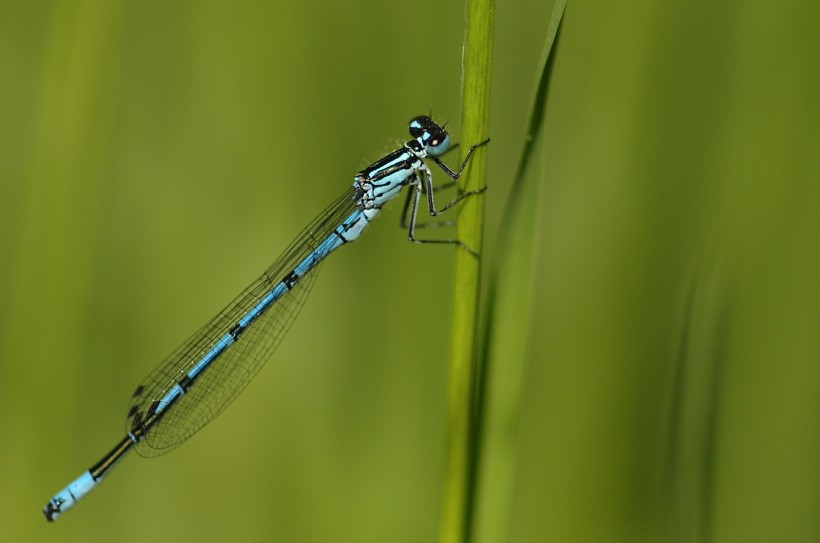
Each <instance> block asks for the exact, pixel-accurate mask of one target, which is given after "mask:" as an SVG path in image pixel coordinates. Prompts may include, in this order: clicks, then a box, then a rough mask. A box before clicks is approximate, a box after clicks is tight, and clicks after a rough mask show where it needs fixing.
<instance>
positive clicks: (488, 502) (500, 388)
mask: <svg viewBox="0 0 820 543" xmlns="http://www.w3.org/2000/svg"><path fill="white" fill-rule="evenodd" d="M565 7H566V0H558V2H557V3H556V5H555V7H554V9H553V13H552V18H551V21H550V25H549V30H548V32H547V39H546V43H545V46H544V50H543V53H542V58H541V62H540V65H539V66H540V68H539V69H540V73H539V74H538V76H537V83H536V86H535V91H534V95H533V100H532V105H531V108H530V115H529V121H528V126H527V133H526V136H525V139H524V146H523V149H522V153H521V158H520V161H519V165H518V169H517V172H516V174H515V179H514V183H513V188H512V192H511V194H510V199H509V200H508V202H507V206H506V210H505V213H504V218H503V221H502V225H503V226H502V230H501V232H500V235H499V249H498V254H497V259H496V260H495V262H494V266H493V269H492V272H491V277H490V285H489V289H490V291H489V296H488V300H487V302H488V303H487V332H486V333H485V334H484V340H485V345H484V348H483V350H482V353H483V359H482V363H481V366H480V367H481V371H482V376H481V378H480V379H479V383H480V384H481V386H480V387H479V389H480V391H481V396H480V400H479V402H478V411H479V414H478V420H479V423H480V424H481V428H480V440H479V442H478V443H479V447H480V457H479V460H480V463H479V464H478V465H477V466H476V468H477V475H476V478H477V481H478V483H477V486H476V488H477V493H476V505H475V511H476V515H475V519H474V531H475V535H476V537H475V540H476V541H481V542H487V543H495V542H502V541H507V540H508V533H507V532H508V526H509V517H510V512H511V497H512V490H513V481H514V479H515V466H516V453H517V432H516V429H517V426H518V418H519V407H520V406H519V399H520V391H521V387H522V383H523V380H524V373H525V370H526V362H527V345H528V336H529V333H530V323H529V320H530V315H531V313H532V307H531V304H532V300H533V299H534V298H535V297H534V295H533V288H534V272H535V259H536V253H537V247H538V244H537V240H538V231H539V228H538V217H539V213H538V202H539V192H540V186H541V184H542V183H544V182H545V179H544V178H545V174H544V171H543V170H542V169H540V168H537V167H536V165H537V163H538V162H539V161H537V160H535V159H536V158H537V157H539V156H541V155H542V153H541V150H540V146H539V145H538V143H540V142H541V141H543V137H542V127H543V122H544V113H545V109H546V103H547V95H548V90H549V81H550V75H551V73H552V66H553V62H554V58H555V51H556V46H557V43H558V38H559V35H560V34H559V31H560V28H561V21H562V19H563V14H564V10H565Z"/></svg>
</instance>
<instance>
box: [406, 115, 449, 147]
mask: <svg viewBox="0 0 820 543" xmlns="http://www.w3.org/2000/svg"><path fill="white" fill-rule="evenodd" d="M410 135H411V136H413V137H414V138H415V139H416V140H418V142H419V143H421V144H422V145H423V146H424V147H425V148H426V149H427V154H429V155H431V156H439V155H442V154H444V153H445V152H446V151H447V149H448V148H449V147H450V136H449V135H448V134H447V131H446V130H445V129H444V128H443V127H441V126H439V125H438V124H436V123H435V121H433V119H431V118H430V117H428V116H426V115H420V116H418V117H416V118H415V119H413V120H412V121H410Z"/></svg>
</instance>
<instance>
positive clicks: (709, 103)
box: [0, 0, 820, 542]
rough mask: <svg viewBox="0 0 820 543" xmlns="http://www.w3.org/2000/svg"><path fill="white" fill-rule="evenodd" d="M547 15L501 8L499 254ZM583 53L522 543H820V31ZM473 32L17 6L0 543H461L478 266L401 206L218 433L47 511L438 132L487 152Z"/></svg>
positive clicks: (758, 9)
mask: <svg viewBox="0 0 820 543" xmlns="http://www.w3.org/2000/svg"><path fill="white" fill-rule="evenodd" d="M551 7H552V6H551V3H550V2H546V3H544V2H527V1H518V2H499V5H498V11H497V19H496V30H497V34H496V39H495V57H494V58H495V64H494V82H493V105H492V112H491V134H490V135H491V136H492V138H493V143H492V144H491V147H490V155H489V157H490V158H489V160H490V174H489V180H490V181H489V183H490V191H489V192H488V193H487V204H488V225H487V243H488V250H487V257H488V258H490V259H492V257H493V254H494V251H493V240H494V239H495V234H496V232H497V230H498V225H499V221H500V216H501V211H502V208H503V204H504V201H505V198H506V194H507V189H508V188H509V184H510V182H511V180H512V179H511V178H512V175H513V173H514V169H515V164H516V159H517V153H518V151H519V149H520V145H521V142H522V138H523V127H524V124H525V116H526V113H527V106H528V100H529V98H530V94H531V86H532V82H533V78H534V75H535V69H536V63H537V60H538V57H539V53H540V49H541V46H542V41H543V37H544V35H545V33H546V29H547V25H548V22H549V16H550V12H551ZM564 23H565V25H564V28H563V31H562V38H561V40H562V42H561V46H560V49H559V53H558V59H557V63H556V66H555V71H554V73H553V77H552V89H551V95H550V102H549V107H548V112H547V125H546V130H547V136H546V139H547V141H546V142H545V144H546V147H545V149H546V156H545V159H546V160H545V164H546V166H545V170H544V171H545V176H546V184H545V186H544V189H543V190H542V196H543V202H542V203H543V206H542V208H543V215H542V216H543V219H542V222H541V231H540V232H539V239H540V247H541V249H540V256H539V265H538V271H537V273H538V278H539V282H538V285H539V286H538V289H537V291H536V293H535V295H536V297H537V303H536V310H535V315H534V316H533V318H534V323H535V326H534V328H535V329H534V332H535V333H534V337H533V340H532V344H531V346H530V347H531V352H532V362H531V365H530V367H529V369H528V377H527V380H526V388H525V390H524V391H523V395H522V398H521V402H522V403H521V405H522V419H521V422H520V446H519V461H518V483H517V485H516V487H515V491H514V496H513V500H514V501H513V504H512V517H511V522H510V534H509V540H510V541H516V542H531V541H559V542H586V541H601V542H605V541H606V542H608V541H633V542H634V541H720V542H727V541H729V542H734V541H738V542H740V541H744V542H748V541H790V542H792V541H794V542H802V541H818V540H820V513H818V505H820V460H818V459H820V424H819V423H820V394H818V386H819V385H820V239H819V238H820V115H818V112H820V107H818V102H820V100H819V99H818V97H820V32H818V29H820V4H818V3H817V2H816V1H815V0H803V1H786V2H781V3H773V2H763V1H760V0H753V1H746V2H740V1H735V2H717V3H713V2H706V1H690V2H685V1H681V0H673V1H669V2H654V3H646V2H629V1H627V2H604V1H593V2H570V4H569V6H568V9H567V15H566V19H565V21H564ZM463 30H464V7H463V5H462V4H461V3H459V2H430V1H427V0H420V1H418V2H414V3H412V4H406V3H398V2H364V1H363V2H355V3H333V2H330V3H325V4H320V3H315V2H313V3H303V4H302V5H301V6H296V5H295V4H294V3H287V2H262V1H257V2H242V3H228V2H156V1H142V2H118V1H90V0H89V1H77V2H42V1H30V2H3V3H2V5H1V6H0V78H1V79H2V83H0V482H1V483H2V484H0V488H2V492H0V540H2V541H58V540H59V541H86V542H92V541H144V540H145V538H146V537H150V538H152V539H159V538H162V539H166V538H167V539H168V540H171V541H224V540H227V539H229V538H231V539H232V540H235V541H300V542H301V541H304V542H307V541H312V542H313V541H315V542H318V541H357V542H364V541H374V542H375V541H399V542H418V541H434V540H435V539H436V536H437V530H438V526H437V525H438V517H439V499H440V480H441V476H442V459H443V443H444V431H445V426H444V422H443V413H444V406H445V399H444V391H445V378H446V366H445V363H446V362H445V361H446V355H447V348H448V339H447V336H446V334H447V330H448V324H449V321H448V311H449V307H448V304H449V289H450V282H451V271H452V267H451V266H452V251H451V250H450V249H446V248H440V247H432V248H431V247H418V246H414V245H412V244H410V243H406V242H405V241H404V240H405V234H404V233H403V232H402V231H400V230H399V229H398V228H397V227H396V226H395V225H396V224H397V223H398V211H399V209H398V208H399V206H394V207H393V208H392V209H389V210H388V211H386V212H385V213H383V216H382V217H381V218H380V219H379V220H378V221H377V224H376V225H374V227H373V228H372V229H371V230H370V231H369V232H368V233H367V234H366V235H365V236H363V238H362V240H361V241H360V242H359V243H357V244H355V245H353V246H352V247H349V248H345V249H343V250H341V251H339V253H338V254H335V255H334V256H333V258H332V259H330V261H328V262H327V263H326V265H325V266H324V268H323V269H324V271H323V272H322V277H321V278H320V280H319V281H318V282H317V285H316V286H315V288H314V293H313V295H312V297H311V300H310V301H308V303H307V304H306V307H305V309H304V311H303V313H302V316H301V317H300V319H299V321H298V322H297V323H296V324H295V325H294V327H293V329H292V331H291V332H290V334H289V336H288V338H287V339H286V340H285V341H284V343H283V345H282V346H281V347H280V348H279V350H278V352H277V354H276V356H275V357H274V358H273V359H272V361H271V362H270V363H269V364H268V365H267V367H266V368H265V369H264V370H263V371H262V372H261V373H260V375H259V376H258V377H257V379H256V380H255V382H254V383H253V384H252V385H251V386H250V387H249V388H248V389H247V390H246V391H245V393H244V394H243V395H242V396H241V397H240V398H239V399H238V400H237V401H236V402H235V404H234V405H232V406H231V408H230V409H228V410H227V411H226V412H225V413H224V414H223V415H222V416H221V417H220V418H219V419H217V420H216V421H215V422H213V423H212V424H211V425H210V426H209V427H207V428H206V429H205V430H203V431H202V432H201V433H200V434H198V435H196V436H195V437H194V438H192V439H191V440H190V442H189V443H186V444H185V445H184V446H183V447H181V448H179V449H178V450H176V451H175V452H174V453H173V454H170V455H166V456H162V457H160V458H158V459H154V460H143V459H141V458H139V457H138V456H136V455H133V456H132V457H129V458H127V459H126V460H125V461H124V462H123V464H122V465H121V466H120V467H119V468H117V469H116V470H115V471H114V472H113V473H112V474H111V476H110V477H109V479H108V480H107V481H106V483H105V484H103V485H102V486H101V487H100V488H99V489H97V490H95V491H94V492H93V493H92V494H91V495H90V496H89V497H88V498H86V500H85V501H84V502H82V503H81V504H80V505H78V507H77V508H76V510H73V511H71V512H70V513H69V514H67V515H66V516H65V517H63V518H61V519H60V520H59V521H58V522H57V524H56V525H47V524H46V522H45V521H44V520H43V517H42V515H41V513H40V509H41V507H42V506H43V504H44V503H45V502H46V500H47V499H48V498H49V497H50V496H51V495H52V494H53V493H54V492H56V491H57V490H59V489H60V488H62V487H63V486H64V485H65V484H67V483H68V482H69V481H70V480H72V479H73V478H74V477H76V476H77V475H79V474H80V473H81V472H82V471H83V470H84V469H87V468H88V467H89V466H90V465H91V464H92V463H94V462H96V461H97V459H98V458H99V457H100V456H101V455H102V454H103V453H105V452H106V451H107V450H108V449H109V448H110V447H111V446H113V445H114V443H115V442H116V440H118V439H119V438H120V437H121V435H122V433H123V421H124V419H125V410H126V407H127V402H128V399H129V395H130V394H131V392H132V391H133V388H134V386H135V385H136V384H137V383H138V382H139V381H140V379H141V378H142V377H143V376H144V375H145V374H146V373H147V372H148V371H149V370H150V369H152V368H153V367H154V365H155V364H156V363H158V362H159V361H160V360H162V358H163V357H164V356H165V355H166V354H167V353H168V352H170V351H171V350H172V349H173V348H174V347H176V345H177V344H178V343H179V342H181V341H182V340H184V339H185V338H186V337H187V336H188V334H190V333H191V332H192V331H193V330H195V329H196V328H197V327H198V326H199V325H200V324H201V323H202V322H204V321H205V320H207V319H208V318H210V317H211V316H212V315H213V314H215V312H216V311H217V310H219V309H220V308H221V307H222V306H223V305H224V304H225V303H227V302H228V301H229V300H230V299H231V298H232V297H233V296H234V295H235V294H236V293H238V292H239V291H240V290H241V289H242V288H243V287H244V286H245V285H246V284H247V283H249V282H250V281H251V280H252V279H253V278H255V277H256V276H257V275H258V274H259V273H260V272H261V271H262V270H263V269H264V268H265V267H266V266H267V265H268V264H269V263H270V262H272V261H273V259H274V258H275V257H276V256H277V255H278V252H279V251H280V250H282V249H283V248H284V247H285V246H286V245H287V243H288V242H289V241H290V240H291V239H292V237H293V236H295V235H296V234H297V233H298V231H299V230H300V229H301V227H302V226H303V225H305V224H306V223H307V222H308V221H309V220H310V219H311V218H313V217H314V216H315V214H316V213H318V212H319V211H320V210H321V209H323V207H324V206H325V205H326V204H327V203H329V202H330V201H332V200H333V199H334V198H335V197H336V196H337V194H339V193H340V192H341V191H342V190H343V189H344V188H345V187H346V186H347V184H348V183H350V182H351V181H352V175H353V174H354V173H355V172H356V171H357V170H358V169H359V168H361V167H363V166H365V165H366V164H368V163H369V162H370V161H372V160H374V159H376V158H378V157H379V156H380V155H381V154H383V153H384V152H385V151H387V150H389V149H391V148H393V147H395V146H396V145H397V144H399V143H400V142H402V141H404V140H405V139H406V137H407V136H406V123H407V121H408V120H409V119H410V118H411V117H413V116H415V115H417V114H419V113H426V112H427V111H428V110H429V109H430V108H432V110H433V112H434V114H436V115H437V116H438V118H439V119H442V120H443V119H452V120H453V124H452V125H451V126H453V129H454V137H455V139H456V140H457V139H458V128H457V125H458V119H459V118H460V105H459V98H460V62H461V53H462V51H461V39H462V35H463ZM509 280H515V278H510V279H509ZM522 319H523V316H522Z"/></svg>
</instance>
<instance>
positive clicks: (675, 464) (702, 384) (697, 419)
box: [663, 258, 731, 543]
mask: <svg viewBox="0 0 820 543" xmlns="http://www.w3.org/2000/svg"><path fill="white" fill-rule="evenodd" d="M724 281H725V279H724V278H723V274H722V268H721V266H720V265H719V264H718V263H717V262H716V261H715V259H714V258H712V259H711V260H709V261H707V262H706V264H705V265H703V266H702V269H701V270H699V272H698V273H697V274H695V277H694V278H693V279H692V284H691V286H690V288H689V292H688V296H687V301H686V305H685V308H684V310H683V312H682V313H683V318H682V322H681V326H680V333H679V336H680V339H679V345H678V349H677V351H678V352H677V357H676V363H675V372H674V376H673V379H672V386H671V387H670V388H671V395H670V396H671V402H670V405H669V411H668V418H667V420H668V422H667V425H666V427H667V429H668V430H667V439H666V451H665V455H664V463H663V482H664V489H663V496H664V503H663V505H664V510H663V519H664V538H665V541H670V542H679V543H688V542H690V541H698V542H708V541H711V540H712V539H713V528H712V515H713V504H714V487H715V483H714V458H715V448H716V441H717V420H718V418H719V414H720V413H719V404H720V397H721V393H722V392H723V390H722V389H723V374H724V369H725V367H726V348H727V342H728V328H729V324H730V320H729V318H730V314H731V304H730V303H729V301H730V296H729V295H728V293H727V291H726V288H725V286H724Z"/></svg>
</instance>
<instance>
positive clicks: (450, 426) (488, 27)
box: [439, 0, 495, 543]
mask: <svg viewBox="0 0 820 543" xmlns="http://www.w3.org/2000/svg"><path fill="white" fill-rule="evenodd" d="M494 17H495V0H468V2H467V29H466V35H465V38H464V59H463V62H464V81H463V97H462V120H461V141H462V146H461V153H462V160H463V158H464V155H465V154H466V152H467V150H468V149H469V147H470V145H472V144H474V143H478V142H480V141H483V140H484V139H486V138H487V135H488V134H489V108H490V82H491V70H490V68H491V61H492V52H493V25H494ZM486 151H487V148H486V147H485V148H482V149H479V150H477V151H476V153H475V154H474V155H473V158H472V159H471V161H470V167H469V168H468V170H467V173H466V174H465V175H464V176H462V178H461V182H460V184H459V189H460V190H462V191H465V190H473V189H477V188H480V187H482V186H484V185H485V179H486V167H487V159H486ZM457 223H458V228H457V231H456V236H457V237H458V239H460V240H461V241H462V242H464V243H465V244H467V245H468V246H469V247H471V248H472V249H473V250H475V251H476V252H480V251H481V247H482V237H483V223H484V196H483V195H479V196H477V197H473V198H468V199H467V200H465V201H464V203H463V205H462V206H461V207H460V209H459V214H458V219H457ZM454 273H455V277H454V281H453V285H454V288H453V320H452V333H451V344H450V353H451V355H450V366H449V381H448V390H447V444H446V459H445V473H444V488H443V498H442V513H441V525H440V533H439V540H440V541H441V542H442V543H462V542H464V541H467V540H468V537H469V533H468V529H469V525H470V520H469V519H470V517H471V511H470V507H471V496H472V484H471V481H470V477H471V474H472V472H473V468H472V466H473V463H474V457H473V452H474V447H473V443H474V426H475V424H474V416H473V409H472V406H473V404H474V391H475V383H474V380H475V375H476V372H475V361H476V352H477V346H478V342H477V337H476V334H477V332H478V307H479V306H478V297H479V285H480V278H481V268H480V260H479V258H476V257H475V256H474V255H471V254H469V253H468V252H467V251H464V250H463V249H457V250H456V261H455V272H454Z"/></svg>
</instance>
